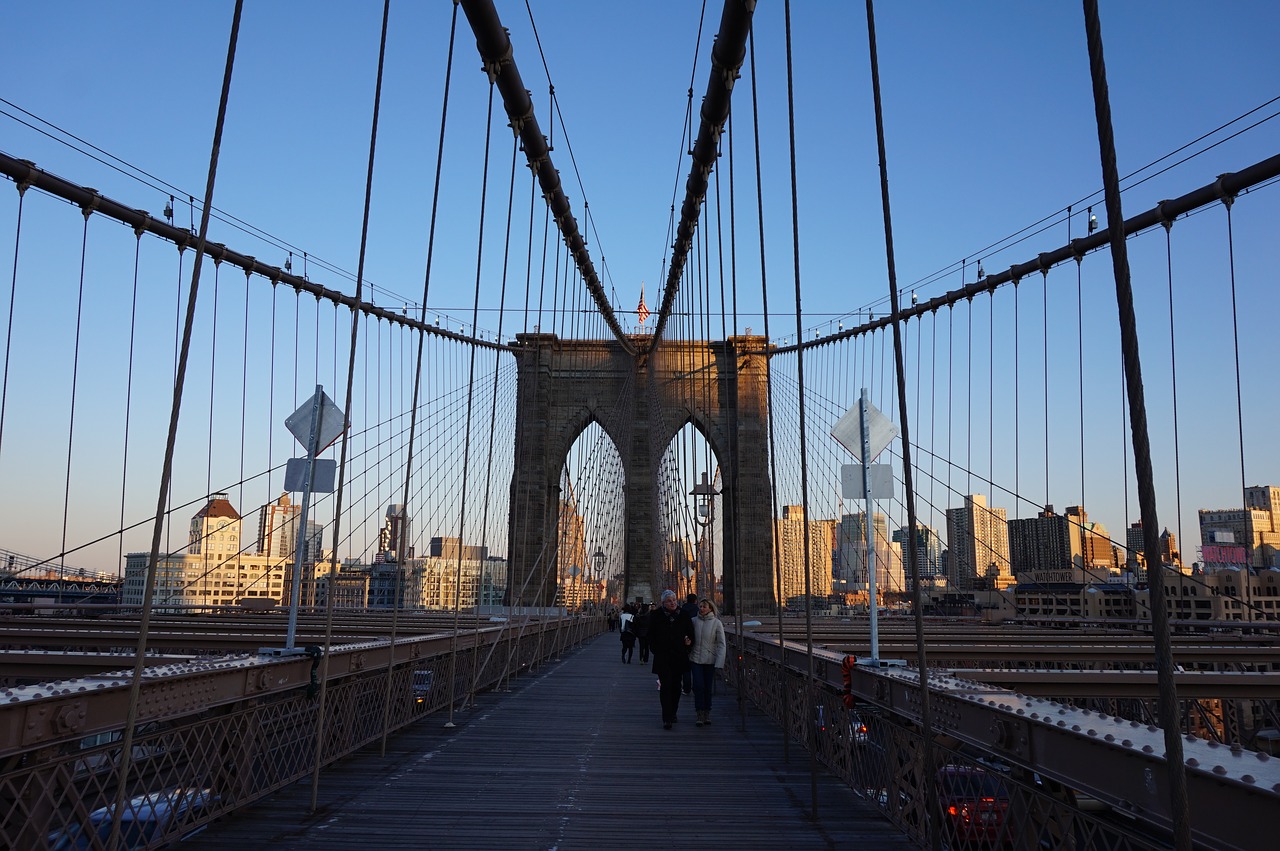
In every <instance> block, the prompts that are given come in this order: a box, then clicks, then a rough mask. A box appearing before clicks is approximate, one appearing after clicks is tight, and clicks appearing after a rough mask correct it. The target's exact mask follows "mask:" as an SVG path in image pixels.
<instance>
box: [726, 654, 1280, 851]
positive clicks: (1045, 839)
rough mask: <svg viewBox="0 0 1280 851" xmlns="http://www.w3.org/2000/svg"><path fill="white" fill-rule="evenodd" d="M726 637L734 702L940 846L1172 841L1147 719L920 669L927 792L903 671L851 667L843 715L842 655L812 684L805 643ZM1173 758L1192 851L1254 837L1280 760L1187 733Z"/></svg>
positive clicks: (1278, 800)
mask: <svg viewBox="0 0 1280 851" xmlns="http://www.w3.org/2000/svg"><path fill="white" fill-rule="evenodd" d="M731 644H733V645H735V647H734V649H735V650H736V651H738V653H739V654H740V656H741V659H742V662H741V666H740V667H739V668H737V669H735V668H734V666H732V665H730V666H726V669H725V670H726V673H727V674H728V675H729V677H730V679H731V680H732V681H735V684H737V685H738V686H739V688H740V693H741V694H742V695H743V696H744V697H745V699H749V700H751V701H752V702H753V703H755V704H756V705H757V706H759V707H760V708H761V709H762V710H763V711H764V712H766V713H767V714H769V715H770V716H771V717H773V718H774V719H776V720H777V721H778V722H779V723H780V724H782V725H783V726H784V728H785V729H786V732H787V734H788V735H789V736H790V737H791V738H792V739H793V740H795V741H798V742H800V743H802V744H803V745H804V746H805V747H806V748H807V749H809V750H810V751H811V752H812V753H813V754H814V756H815V757H816V758H817V760H818V761H819V762H821V763H822V764H823V765H825V766H826V767H827V768H828V769H830V770H831V771H833V772H835V773H836V774H838V775H839V776H840V777H842V778H843V779H844V780H845V781H846V782H847V783H848V784H849V785H850V787H851V788H852V789H853V790H854V791H855V792H856V793H857V794H858V795H860V796H862V797H865V798H867V799H868V800H870V801H872V802H873V803H876V804H877V805H878V806H879V807H880V808H881V810H882V811H883V813H884V814H885V816H886V817H887V818H889V819H890V820H891V821H893V822H894V823H895V824H897V825H898V826H899V827H901V828H902V829H903V831H904V832H905V833H907V834H908V835H909V836H911V837H912V838H914V839H916V840H917V841H920V842H921V843H922V844H923V843H926V842H927V840H928V837H929V826H930V821H931V820H935V819H936V820H937V821H938V825H939V828H940V834H941V836H942V839H943V842H944V844H945V845H946V846H947V847H949V848H969V847H974V848H976V847H992V845H993V844H994V845H1004V846H1007V847H1013V848H1042V847H1048V848H1112V849H1130V848H1133V849H1146V848H1152V849H1154V848H1166V847H1169V842H1170V839H1169V830H1170V825H1171V823H1172V820H1171V814H1170V813H1169V812H1168V806H1169V804H1168V794H1167V791H1166V790H1165V788H1164V786H1165V784H1166V783H1167V780H1166V778H1167V776H1168V772H1167V769H1166V766H1165V759H1164V755H1163V736H1162V733H1161V731H1160V729H1159V728H1157V727H1152V726H1145V725H1142V724H1139V723H1138V722H1131V721H1125V720H1123V719H1119V718H1115V717H1112V716H1108V715H1102V714H1099V713H1096V712H1090V711H1088V710H1083V709H1075V708H1072V707H1069V706H1066V705H1063V704H1058V703H1054V702H1051V701H1047V700H1041V699H1037V698H1030V697H1026V696H1023V695H1019V694H1015V693H1014V692H1010V691H1007V690H1004V689H1000V688H995V687H992V686H988V685H985V684H982V683H976V682H971V681H967V680H961V679H957V678H955V677H949V676H939V675H938V674H937V673H935V672H931V673H930V677H929V689H930V701H931V706H932V708H933V716H932V717H933V726H934V734H935V740H934V744H935V756H937V757H938V759H937V769H936V770H937V774H938V776H937V778H936V784H935V785H936V786H937V788H939V789H940V790H944V791H942V792H940V793H939V796H938V797H939V800H938V801H936V802H931V801H926V800H924V795H923V794H922V790H923V789H925V788H927V786H926V784H925V783H924V778H923V777H922V776H921V775H922V771H921V766H922V765H923V751H924V748H923V745H924V741H923V738H922V736H921V731H920V728H919V705H920V693H919V680H918V677H917V674H916V672H915V671H914V670H912V669H907V668H893V669H885V670H876V669H872V668H869V667H854V668H853V669H852V670H851V671H850V677H849V693H850V695H851V696H852V699H853V701H854V702H855V708H854V709H853V710H850V709H848V708H846V707H845V704H844V699H843V692H844V682H843V676H844V674H843V669H842V663H843V661H844V660H843V657H841V656H840V655H839V654H836V653H832V652H829V651H821V650H815V651H814V657H815V662H814V671H815V674H814V678H813V679H812V680H811V679H810V678H809V676H808V673H807V672H808V665H807V656H806V650H805V647H804V646H803V645H801V644H797V643H790V642H785V643H783V644H782V645H781V646H779V644H778V642H777V641H776V640H775V639H771V638H768V637H764V636H760V635H756V634H752V633H747V634H746V635H745V637H744V638H743V639H739V638H737V637H733V638H732V639H731ZM1184 755H1185V758H1186V775H1187V783H1188V789H1189V791H1190V793H1191V794H1190V799H1191V801H1193V802H1194V807H1193V812H1192V813H1191V824H1192V830H1193V837H1194V840H1195V842H1196V845H1197V847H1203V848H1206V849H1209V848H1213V849H1226V848H1241V849H1243V848H1249V847H1256V842H1257V837H1258V833H1257V826H1258V825H1259V824H1265V823H1267V821H1268V819H1269V818H1271V815H1272V814H1274V813H1275V812H1276V811H1277V807H1278V806H1280V759H1272V758H1271V757H1269V756H1267V755H1266V754H1260V753H1254V752H1251V751H1246V750H1243V749H1242V748H1239V747H1228V746H1224V745H1219V744H1217V743H1216V742H1208V741H1205V740H1202V739H1197V738H1195V737H1192V736H1187V737H1186V738H1185V739H1184ZM957 788H958V789H959V791H958V792H956V789H957ZM947 789H951V790H952V792H951V793H950V794H949V793H947V792H946V791H945V790H947Z"/></svg>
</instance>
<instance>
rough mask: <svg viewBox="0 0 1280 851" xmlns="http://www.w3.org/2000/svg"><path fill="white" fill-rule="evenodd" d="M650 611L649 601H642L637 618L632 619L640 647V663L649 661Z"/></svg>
mask: <svg viewBox="0 0 1280 851" xmlns="http://www.w3.org/2000/svg"><path fill="white" fill-rule="evenodd" d="M650 614H652V612H650V611H649V604H648V603H641V604H640V607H639V608H638V609H637V610H636V616H635V619H634V620H632V621H631V631H632V632H634V633H635V634H636V645H637V646H638V647H639V649H640V664H642V665H643V664H644V663H645V662H648V661H649V615H650Z"/></svg>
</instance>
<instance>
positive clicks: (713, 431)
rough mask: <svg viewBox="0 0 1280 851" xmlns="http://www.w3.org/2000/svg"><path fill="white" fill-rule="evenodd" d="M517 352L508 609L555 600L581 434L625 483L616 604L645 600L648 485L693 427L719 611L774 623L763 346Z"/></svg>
mask: <svg viewBox="0 0 1280 851" xmlns="http://www.w3.org/2000/svg"><path fill="white" fill-rule="evenodd" d="M634 339H635V341H636V342H637V343H642V342H643V341H644V338H640V337H637V338H634ZM516 343H517V351H516V360H517V368H518V380H517V401H516V441H515V472H514V474H513V476H512V482H511V513H510V538H509V540H510V544H509V547H510V553H509V565H510V576H509V585H510V588H511V597H512V599H511V602H512V603H513V604H516V605H536V606H546V605H551V604H552V601H553V600H554V599H555V593H556V581H555V577H556V576H558V571H557V569H556V564H555V558H556V551H555V550H556V542H557V534H556V522H557V518H556V515H557V512H558V509H559V505H560V498H561V494H560V471H561V470H562V469H563V466H564V462H565V458H566V456H567V455H568V452H569V449H570V448H571V447H572V446H573V443H574V441H575V440H576V439H577V438H578V436H579V435H580V434H581V433H582V431H583V430H584V429H585V428H586V427H587V426H588V425H590V424H591V423H592V422H596V423H599V425H600V427H601V428H602V429H603V430H604V432H605V433H606V434H608V435H609V438H610V439H611V440H612V441H613V444H614V446H615V447H616V448H617V450H618V455H619V456H620V457H621V458H622V464H623V468H624V474H625V476H626V484H625V499H626V509H625V511H626V517H625V526H624V528H625V530H626V531H625V536H626V541H625V581H624V583H623V585H624V589H625V590H624V599H634V598H635V597H637V596H643V597H644V598H645V599H647V600H652V599H653V598H654V594H655V592H658V591H660V590H661V589H660V588H659V587H658V582H659V581H660V577H661V575H662V574H661V561H660V559H661V555H662V553H661V551H660V548H659V544H660V542H659V540H658V537H659V534H660V530H659V526H658V505H659V499H658V496H659V495H658V493H657V479H656V478H655V474H656V472H657V470H658V466H659V463H660V461H661V458H662V453H663V452H664V451H665V450H666V448H667V445H668V444H669V443H670V442H671V440H672V439H673V438H674V437H675V436H676V434H677V433H678V432H679V431H680V430H681V429H682V428H683V427H684V426H685V425H686V424H688V423H692V424H693V425H694V426H695V427H696V428H697V429H698V430H699V431H700V432H701V433H702V435H703V436H704V437H705V438H706V440H707V442H708V443H709V444H710V445H711V449H712V451H713V452H714V453H715V455H716V458H717V459H718V460H719V463H720V469H721V475H722V479H723V490H722V496H721V500H722V505H723V510H722V516H723V519H724V523H723V528H724V538H723V540H722V541H719V542H717V544H718V546H719V548H720V552H721V553H723V556H724V558H723V565H724V567H723V570H724V574H725V575H724V584H725V608H726V610H727V611H729V612H738V611H742V612H749V613H756V614H768V613H771V612H773V611H775V606H776V604H775V601H774V593H773V524H772V513H773V512H772V508H771V505H772V502H771V493H772V491H771V488H770V482H769V431H768V416H769V405H768V392H767V387H766V376H767V374H768V369H769V365H768V358H767V357H766V355H765V351H766V347H767V345H768V343H767V341H766V340H765V338H764V337H758V336H750V337H747V336H742V337H731V338H730V339H728V340H726V341H724V342H705V341H664V342H663V343H662V344H661V345H660V346H659V347H658V349H657V351H652V352H642V353H641V354H640V355H638V356H633V355H629V354H627V353H626V352H625V351H624V350H623V348H622V346H621V345H620V344H619V343H618V342H617V341H614V340H561V339H559V338H558V337H556V336H555V335H554V334H521V335H519V336H518V337H517V338H516ZM522 589H523V590H522Z"/></svg>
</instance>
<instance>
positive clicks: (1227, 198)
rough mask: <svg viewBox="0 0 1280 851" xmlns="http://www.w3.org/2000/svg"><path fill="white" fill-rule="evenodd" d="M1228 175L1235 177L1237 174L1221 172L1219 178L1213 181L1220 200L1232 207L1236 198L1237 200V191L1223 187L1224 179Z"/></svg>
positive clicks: (1215, 192) (1214, 190)
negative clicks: (1229, 190)
mask: <svg viewBox="0 0 1280 851" xmlns="http://www.w3.org/2000/svg"><path fill="white" fill-rule="evenodd" d="M1228 177H1235V174H1233V173H1232V172H1227V173H1226V174H1220V175H1218V179H1217V180H1215V181H1214V183H1213V192H1214V194H1215V195H1217V196H1218V200H1220V201H1221V202H1222V203H1223V205H1224V206H1226V207H1230V206H1231V205H1232V204H1233V203H1235V200H1236V196H1235V193H1233V192H1228V191H1227V190H1226V189H1225V188H1224V187H1223V181H1225V180H1226V179H1227V178H1228Z"/></svg>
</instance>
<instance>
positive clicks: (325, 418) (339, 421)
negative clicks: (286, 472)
mask: <svg viewBox="0 0 1280 851" xmlns="http://www.w3.org/2000/svg"><path fill="white" fill-rule="evenodd" d="M316 394H318V395H319V396H320V421H319V422H318V423H317V424H316V431H317V433H318V434H317V439H316V454H317V455H318V454H320V453H321V452H323V451H325V450H326V449H328V448H329V447H330V446H331V445H332V444H333V442H334V441H335V440H337V439H338V438H339V437H340V436H341V435H342V433H343V432H344V431H346V430H347V418H346V417H345V416H343V414H342V410H341V409H340V408H339V407H338V406H337V405H335V404H334V402H333V400H332V399H330V398H329V396H328V394H326V393H325V392H324V390H322V389H317V390H316ZM315 401H316V396H315V394H313V395H312V396H311V398H310V399H308V400H307V401H305V402H303V403H302V407H300V408H298V410H296V411H294V412H293V413H292V414H290V415H289V418H288V419H286V420H285V421H284V425H285V428H287V429H289V433H290V434H292V435H293V436H294V437H295V438H297V440H298V442H299V443H301V444H302V448H303V449H306V450H307V451H308V452H310V451H311V447H310V446H309V445H308V439H309V438H310V437H311V410H312V408H313V407H314V405H315Z"/></svg>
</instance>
